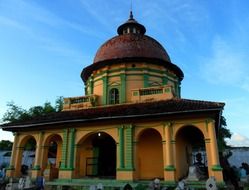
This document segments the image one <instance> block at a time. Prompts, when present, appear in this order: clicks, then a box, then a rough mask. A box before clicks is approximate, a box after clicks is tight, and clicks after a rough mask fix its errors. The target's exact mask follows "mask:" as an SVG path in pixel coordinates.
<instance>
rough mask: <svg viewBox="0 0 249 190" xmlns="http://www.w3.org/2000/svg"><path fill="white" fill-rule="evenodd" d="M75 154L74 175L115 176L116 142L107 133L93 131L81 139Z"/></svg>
mask: <svg viewBox="0 0 249 190" xmlns="http://www.w3.org/2000/svg"><path fill="white" fill-rule="evenodd" d="M76 156H77V159H76V171H75V172H76V176H78V177H80V178H81V177H99V178H115V177H116V142H115V140H114V139H113V138H112V137H111V136H110V135H108V134H107V133H104V132H99V133H94V134H91V135H89V136H88V137H87V138H86V139H82V140H81V141H80V143H79V144H78V145H77V155H76Z"/></svg>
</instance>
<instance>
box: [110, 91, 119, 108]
mask: <svg viewBox="0 0 249 190" xmlns="http://www.w3.org/2000/svg"><path fill="white" fill-rule="evenodd" d="M109 103H110V104H119V91H118V89H117V88H112V89H111V90H110V93H109Z"/></svg>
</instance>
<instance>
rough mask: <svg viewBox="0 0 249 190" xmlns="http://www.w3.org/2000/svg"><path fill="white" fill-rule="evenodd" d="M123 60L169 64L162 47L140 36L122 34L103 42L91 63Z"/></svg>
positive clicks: (146, 37)
mask: <svg viewBox="0 0 249 190" xmlns="http://www.w3.org/2000/svg"><path fill="white" fill-rule="evenodd" d="M123 58H155V59H160V60H163V61H166V62H171V61H170V58H169V56H168V54H167V52H166V51H165V49H164V48H163V46H162V45H161V44H160V43H159V42H157V41H156V40H155V39H153V38H151V37H149V36H146V35H142V34H133V33H129V34H123V35H119V36H115V37H114V38H112V39H110V40H108V41H107V42H105V43H104V44H103V45H102V46H101V47H100V48H99V50H98V51H97V53H96V56H95V58H94V61H93V63H98V62H102V61H106V60H114V59H123Z"/></svg>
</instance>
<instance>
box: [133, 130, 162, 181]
mask: <svg viewBox="0 0 249 190" xmlns="http://www.w3.org/2000/svg"><path fill="white" fill-rule="evenodd" d="M137 148H138V149H137V159H138V162H137V164H138V172H139V178H140V179H146V180H147V179H155V178H159V179H163V147H162V137H161V135H160V133H159V132H158V131H156V130H155V129H146V130H144V131H142V132H141V134H140V135H139V139H138V145H137Z"/></svg>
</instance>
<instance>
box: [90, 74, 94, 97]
mask: <svg viewBox="0 0 249 190" xmlns="http://www.w3.org/2000/svg"><path fill="white" fill-rule="evenodd" d="M93 87H94V81H93V77H92V76H91V78H90V94H91V95H92V94H93Z"/></svg>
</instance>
